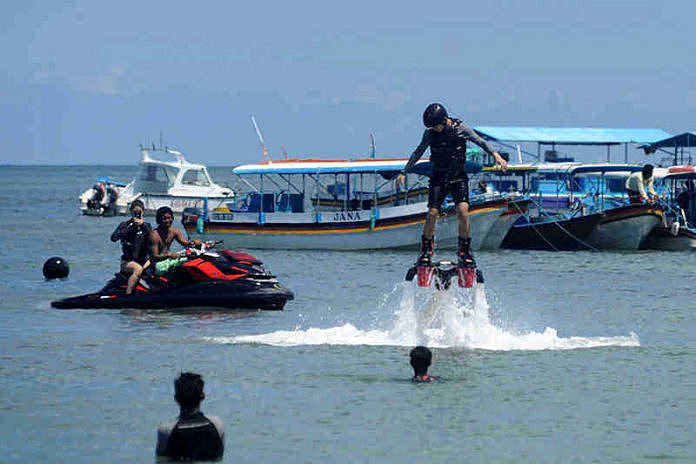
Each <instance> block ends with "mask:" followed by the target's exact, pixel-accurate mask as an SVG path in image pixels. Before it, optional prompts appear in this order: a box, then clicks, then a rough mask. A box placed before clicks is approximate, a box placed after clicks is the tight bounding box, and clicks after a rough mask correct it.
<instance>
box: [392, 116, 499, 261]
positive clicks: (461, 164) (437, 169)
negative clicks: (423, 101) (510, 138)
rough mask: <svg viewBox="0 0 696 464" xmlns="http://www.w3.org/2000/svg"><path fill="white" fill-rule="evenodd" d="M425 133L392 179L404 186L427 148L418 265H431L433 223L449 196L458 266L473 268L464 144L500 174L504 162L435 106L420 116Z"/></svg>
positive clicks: (472, 131)
mask: <svg viewBox="0 0 696 464" xmlns="http://www.w3.org/2000/svg"><path fill="white" fill-rule="evenodd" d="M423 124H424V125H425V127H426V129H425V132H424V133H423V139H422V140H421V142H420V144H419V145H418V147H417V148H416V149H415V150H414V151H413V154H412V155H411V157H410V158H409V160H408V163H407V164H406V167H405V168H404V170H403V171H401V173H400V174H399V176H398V177H397V178H396V185H397V186H399V185H401V184H403V183H404V180H405V176H406V173H408V172H409V171H410V170H411V169H412V168H413V166H414V165H415V164H416V161H418V160H419V159H420V158H421V156H423V153H424V152H425V150H426V148H430V162H431V164H432V174H431V176H430V185H429V194H428V215H427V217H426V220H425V226H424V227H423V236H422V237H421V254H420V257H419V258H418V264H419V265H421V266H427V265H430V264H431V261H432V256H433V241H434V236H435V223H436V221H437V217H438V215H439V214H440V207H441V206H442V202H443V201H444V199H445V197H446V196H447V194H448V193H450V194H451V195H452V200H453V201H454V204H455V208H456V211H457V217H458V218H459V242H458V252H457V257H458V263H457V265H458V266H460V267H461V266H466V267H475V265H476V263H475V262H474V258H473V256H472V254H471V234H470V233H469V177H468V175H467V173H466V166H465V163H466V142H467V141H469V140H470V141H472V142H474V143H475V144H476V145H478V146H479V147H481V148H483V150H484V151H485V152H486V153H488V154H489V155H491V156H492V157H493V158H494V159H495V161H496V163H498V164H499V165H500V166H501V167H502V169H503V170H506V169H507V162H506V161H505V160H504V159H503V157H502V156H500V154H499V153H498V152H497V151H494V150H493V149H492V148H491V146H490V145H489V144H488V143H487V142H486V141H485V140H483V139H482V138H481V137H480V136H479V135H478V134H477V133H476V132H474V130H473V129H472V128H471V127H469V126H467V125H466V124H464V123H463V122H462V121H460V120H459V119H454V118H450V117H449V116H448V114H447V110H445V108H444V107H443V106H442V105H440V104H439V103H433V104H431V105H429V106H428V107H427V108H426V109H425V112H424V113H423Z"/></svg>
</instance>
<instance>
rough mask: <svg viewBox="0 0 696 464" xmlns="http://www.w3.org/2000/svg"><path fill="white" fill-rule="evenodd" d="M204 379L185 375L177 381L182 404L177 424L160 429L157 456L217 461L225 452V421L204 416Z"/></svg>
mask: <svg viewBox="0 0 696 464" xmlns="http://www.w3.org/2000/svg"><path fill="white" fill-rule="evenodd" d="M203 386H204V382H203V378H202V377H201V376H200V375H198V374H194V373H193V372H184V373H182V374H181V375H180V376H179V378H177V379H176V380H175V381H174V399H175V400H176V402H177V403H178V404H179V417H178V418H177V420H176V421H175V422H170V423H167V424H161V425H160V426H159V427H158V428H157V448H156V450H155V453H156V455H157V456H168V457H170V458H172V459H175V460H177V461H192V460H193V461H217V460H219V459H221V458H222V454H223V453H224V451H225V432H224V429H223V424H222V421H221V420H220V418H219V417H217V416H213V415H204V414H203V413H202V412H201V409H200V407H201V401H203V399H204V398H205V393H203Z"/></svg>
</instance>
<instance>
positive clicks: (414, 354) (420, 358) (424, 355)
mask: <svg viewBox="0 0 696 464" xmlns="http://www.w3.org/2000/svg"><path fill="white" fill-rule="evenodd" d="M410 356H411V367H413V371H414V373H415V374H416V375H426V374H427V373H428V367H430V362H431V361H432V359H433V354H432V353H431V352H430V350H429V349H428V348H426V347H425V346H417V347H415V348H414V349H412V350H411V353H410Z"/></svg>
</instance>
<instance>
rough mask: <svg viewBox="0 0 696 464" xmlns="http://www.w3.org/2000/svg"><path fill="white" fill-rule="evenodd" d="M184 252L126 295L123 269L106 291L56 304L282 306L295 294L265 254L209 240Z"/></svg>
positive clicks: (66, 306)
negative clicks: (214, 245) (223, 247)
mask: <svg viewBox="0 0 696 464" xmlns="http://www.w3.org/2000/svg"><path fill="white" fill-rule="evenodd" d="M210 245H211V244H208V246H210ZM180 256H181V259H180V260H179V261H181V262H180V263H178V265H176V266H173V267H171V268H169V269H168V270H165V271H164V272H154V273H149V274H148V275H146V276H145V277H143V278H141V279H140V281H139V282H138V284H137V285H136V288H135V289H133V293H131V294H130V295H126V285H127V281H128V280H127V278H126V277H125V276H124V275H123V274H121V273H120V272H119V273H116V274H115V276H114V278H113V279H111V280H110V281H108V282H107V284H106V285H105V286H104V288H102V289H101V290H100V291H98V292H96V293H89V294H87V295H80V296H75V297H71V298H65V299H63V300H58V301H53V302H52V303H51V306H53V307H54V308H59V309H78V308H79V309H92V308H107V309H121V308H138V309H170V308H189V307H193V308H202V307H206V308H225V309H265V310H281V309H283V307H284V306H285V303H286V302H287V301H288V300H292V299H293V298H294V295H293V293H292V292H291V291H290V290H288V289H287V288H285V287H284V286H283V285H281V284H280V283H279V282H278V280H277V279H276V277H275V276H274V275H273V274H271V273H270V272H268V271H267V270H266V268H265V266H264V265H263V263H262V262H261V261H260V260H258V259H257V258H255V257H253V256H251V255H249V254H247V253H244V252H241V251H233V250H222V251H220V252H216V251H211V250H209V249H208V248H207V247H206V246H205V244H204V246H203V247H201V249H193V248H188V249H186V250H184V251H182V252H181V253H180ZM148 270H149V269H148ZM146 273H147V272H146Z"/></svg>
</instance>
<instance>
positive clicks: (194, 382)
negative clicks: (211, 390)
mask: <svg viewBox="0 0 696 464" xmlns="http://www.w3.org/2000/svg"><path fill="white" fill-rule="evenodd" d="M203 385H204V382H203V377H201V376H200V375H199V374H194V373H193V372H183V373H181V374H180V375H179V378H178V379H176V380H175V381H174V399H175V400H176V402H177V403H179V406H181V407H182V408H183V409H194V408H197V407H198V405H199V404H201V400H203Z"/></svg>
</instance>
